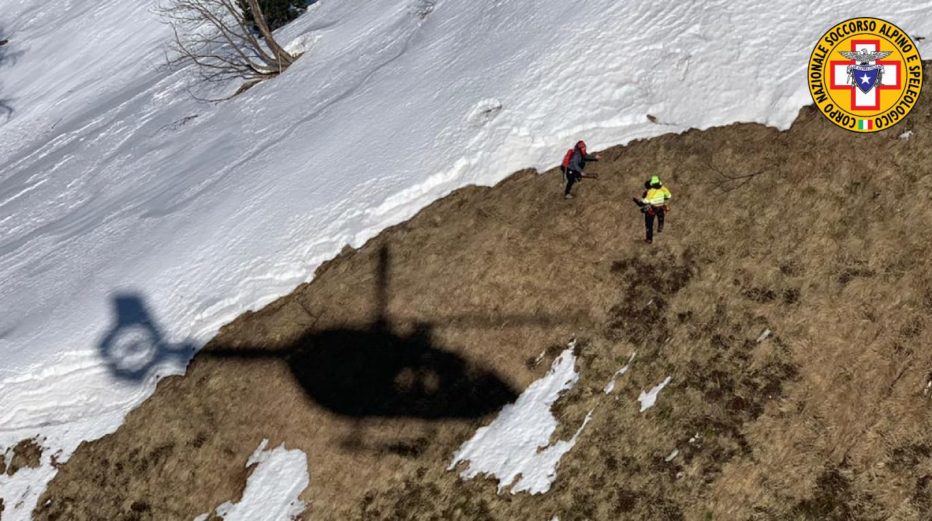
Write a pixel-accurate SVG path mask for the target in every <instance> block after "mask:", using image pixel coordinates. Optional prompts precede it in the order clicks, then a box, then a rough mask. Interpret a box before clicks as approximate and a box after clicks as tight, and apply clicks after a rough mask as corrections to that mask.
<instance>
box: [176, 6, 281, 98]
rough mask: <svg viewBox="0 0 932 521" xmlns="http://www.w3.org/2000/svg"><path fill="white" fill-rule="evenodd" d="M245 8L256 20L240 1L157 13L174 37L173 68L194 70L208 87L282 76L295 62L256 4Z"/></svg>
mask: <svg viewBox="0 0 932 521" xmlns="http://www.w3.org/2000/svg"><path fill="white" fill-rule="evenodd" d="M246 3H247V4H248V5H249V7H250V9H251V11H252V17H253V19H254V20H247V19H246V16H245V15H244V13H243V10H242V9H240V8H239V6H238V5H237V1H236V0H167V3H166V4H163V5H162V6H161V7H160V8H159V9H158V11H159V13H160V14H161V15H162V16H163V17H164V19H165V20H166V22H167V23H168V24H169V25H170V26H171V28H172V32H173V33H174V45H173V50H174V52H175V55H174V56H170V57H169V59H168V61H169V64H170V65H182V66H183V65H190V64H194V65H196V66H197V68H198V70H199V72H200V74H201V76H202V77H203V78H204V79H205V80H207V81H211V82H216V81H224V80H228V79H233V78H240V79H242V80H244V81H246V84H247V86H248V85H251V84H253V83H255V82H257V81H261V80H264V79H268V78H272V77H274V76H277V75H279V74H281V73H282V72H284V71H285V69H287V68H288V66H289V65H291V64H292V63H293V62H294V60H295V59H296V58H297V57H296V56H294V55H292V54H290V53H289V52H287V51H286V50H285V49H284V48H283V47H282V46H281V45H279V43H278V42H277V41H276V40H275V37H274V36H273V35H272V31H271V30H270V29H269V26H268V24H267V23H266V20H265V16H264V15H263V13H262V8H261V7H260V6H259V2H258V0H246ZM254 27H255V29H254ZM256 29H257V30H258V31H256ZM257 32H258V34H257Z"/></svg>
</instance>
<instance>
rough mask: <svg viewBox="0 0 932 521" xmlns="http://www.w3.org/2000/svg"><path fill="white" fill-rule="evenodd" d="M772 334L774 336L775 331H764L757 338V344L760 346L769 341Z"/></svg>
mask: <svg viewBox="0 0 932 521" xmlns="http://www.w3.org/2000/svg"><path fill="white" fill-rule="evenodd" d="M772 334H773V331H771V330H770V329H765V330H763V331H762V332H761V334H760V335H759V336H758V337H757V343H758V344H759V343H761V342H763V341H764V340H767V339H768V338H769V337H770V335H772Z"/></svg>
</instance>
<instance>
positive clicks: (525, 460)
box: [448, 343, 592, 494]
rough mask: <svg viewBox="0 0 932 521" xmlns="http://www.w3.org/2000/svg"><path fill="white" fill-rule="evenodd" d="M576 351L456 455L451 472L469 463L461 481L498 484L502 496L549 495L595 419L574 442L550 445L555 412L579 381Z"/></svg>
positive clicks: (566, 354)
mask: <svg viewBox="0 0 932 521" xmlns="http://www.w3.org/2000/svg"><path fill="white" fill-rule="evenodd" d="M573 347H574V344H573V343H571V344H570V346H569V348H568V349H567V350H566V351H564V352H563V353H562V354H561V355H560V356H559V357H558V358H557V359H556V360H554V362H553V365H552V366H551V367H550V371H548V372H547V374H546V375H545V376H544V377H543V378H541V379H539V380H537V381H536V382H534V383H532V384H531V385H530V386H529V387H528V388H527V389H526V390H525V391H524V392H523V393H521V396H519V397H518V400H517V401H516V402H515V403H514V404H511V405H506V406H505V407H504V408H503V409H502V412H501V413H499V415H498V417H497V418H496V419H495V421H493V422H492V423H491V424H489V425H487V426H485V427H482V428H480V429H479V430H477V431H476V434H475V435H474V436H473V437H472V439H470V440H469V441H467V442H466V443H464V444H463V445H462V446H461V447H460V449H459V450H458V451H457V452H456V454H454V455H453V462H452V463H450V466H449V467H448V468H449V470H453V469H454V468H455V467H456V466H457V465H458V464H459V463H461V462H467V466H466V469H465V470H463V471H462V472H461V473H460V477H461V478H463V479H472V478H474V477H476V476H477V475H479V474H488V475H490V476H492V477H494V478H496V479H498V482H499V485H498V492H499V493H501V492H502V490H504V489H510V491H511V493H512V494H516V493H518V492H529V493H531V494H542V493H544V492H547V491H548V490H550V486H551V484H553V480H554V479H556V476H557V465H558V464H559V463H560V459H561V458H562V457H563V455H564V454H566V453H567V452H569V450H570V449H572V448H573V446H574V445H575V444H576V440H577V438H578V437H579V434H580V433H581V432H582V430H583V429H584V428H585V427H586V424H587V423H589V420H590V419H591V417H592V411H590V412H589V414H587V415H586V419H585V420H584V421H583V423H582V425H581V426H580V427H579V429H577V430H576V433H575V434H574V435H573V437H572V438H571V439H569V440H560V441H557V442H556V443H554V444H553V445H550V437H551V436H552V435H553V432H554V431H555V430H556V429H557V419H556V418H554V417H553V414H552V413H551V412H550V409H551V407H552V406H553V404H554V402H556V401H557V399H558V398H559V397H560V396H561V395H562V394H563V393H564V392H565V391H567V390H569V389H571V388H572V387H573V386H574V385H575V384H576V382H577V381H578V380H579V374H578V373H577V372H576V357H575V356H574V355H573Z"/></svg>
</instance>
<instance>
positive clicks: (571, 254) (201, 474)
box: [35, 96, 932, 521]
mask: <svg viewBox="0 0 932 521" xmlns="http://www.w3.org/2000/svg"><path fill="white" fill-rule="evenodd" d="M907 130H911V131H912V134H911V136H910V137H909V138H908V139H905V138H900V137H899V136H900V134H902V133H903V132H905V131H907ZM929 150H932V98H930V97H929V96H924V97H923V98H922V99H921V100H920V104H919V106H918V107H916V109H915V110H914V111H913V113H912V115H910V116H909V117H908V118H907V119H906V120H905V122H903V123H901V124H900V125H897V126H896V127H894V128H893V129H891V130H888V131H885V132H880V133H877V134H871V135H861V134H854V133H849V132H845V131H842V130H840V129H838V128H836V127H834V126H833V125H831V124H830V123H828V122H827V121H825V120H824V119H823V118H822V117H821V116H820V115H819V114H817V113H816V112H815V111H814V109H813V108H812V107H807V108H804V109H803V110H801V112H800V114H799V117H798V119H797V121H796V122H795V124H794V125H793V127H792V128H791V129H790V130H788V131H786V132H778V131H776V130H774V129H771V128H766V127H763V126H760V125H752V124H736V125H730V126H727V127H721V128H713V129H709V130H705V131H696V130H693V131H689V132H686V133H683V134H678V135H665V136H660V137H657V138H654V139H649V140H643V141H636V142H633V143H631V144H629V145H627V146H624V147H614V148H611V149H609V150H606V151H605V152H604V153H603V156H604V157H605V160H604V161H602V162H600V163H596V164H594V165H593V170H596V171H598V172H599V173H600V174H601V176H600V178H599V180H597V181H588V180H586V181H584V182H583V183H582V184H581V185H579V186H578V196H577V198H576V199H574V200H572V201H566V200H564V199H563V198H562V197H561V193H562V192H561V179H560V175H559V173H558V172H556V171H549V172H546V173H544V174H543V175H536V174H535V173H533V172H529V171H523V172H518V173H516V174H514V175H513V176H511V177H509V178H508V179H507V180H505V181H503V182H502V183H500V184H499V185H498V186H496V187H494V188H478V187H469V188H464V189H462V190H459V191H457V192H455V193H454V194H452V195H450V196H449V197H446V198H444V199H442V200H440V201H437V202H435V203H434V204H432V205H430V206H429V207H428V208H426V209H424V210H423V211H421V212H420V213H419V214H418V215H417V216H416V217H414V218H413V219H411V220H410V221H408V222H406V223H404V224H401V225H398V226H395V227H393V228H391V229H388V230H386V231H385V232H383V233H382V234H380V235H379V236H378V237H377V238H375V239H373V240H372V241H370V242H369V243H367V244H366V245H365V246H363V247H362V248H360V249H358V250H352V249H347V250H345V251H344V252H343V253H342V254H341V255H340V256H338V257H337V258H335V259H334V260H332V261H330V262H328V263H326V264H325V265H324V266H322V267H321V268H319V269H318V271H317V273H316V276H315V278H314V281H313V282H311V283H309V284H304V285H302V286H300V287H298V288H297V289H296V290H295V291H294V292H293V293H292V294H290V295H288V296H286V297H283V298H281V299H279V300H277V301H276V302H274V303H272V304H270V305H269V306H267V307H265V308H264V309H262V310H259V311H257V312H251V313H246V314H244V315H243V316H241V317H240V318H238V319H237V320H235V321H234V322H233V323H231V324H229V325H227V326H226V327H224V328H223V330H222V331H221V332H220V334H219V335H218V336H217V337H216V338H215V339H214V340H212V341H211V342H210V343H209V345H208V346H207V347H206V348H205V349H204V350H203V351H202V352H201V353H199V354H198V356H197V357H196V358H195V359H194V361H193V362H192V363H191V365H190V366H189V368H188V371H187V374H186V375H185V376H183V377H172V378H167V379H165V380H163V381H162V382H161V383H160V384H159V386H158V390H157V391H156V393H155V394H154V395H153V396H152V397H151V398H150V399H149V400H148V401H147V402H146V403H144V404H143V405H142V406H140V407H139V408H138V409H137V410H135V411H133V412H132V413H131V414H129V416H128V417H127V419H126V422H125V424H124V425H123V426H122V427H121V428H120V429H119V430H117V431H116V432H115V433H113V434H112V435H109V436H107V437H104V438H102V439H100V440H97V441H94V442H90V443H85V444H83V445H82V446H81V447H80V448H79V449H78V450H77V452H76V453H75V454H74V456H73V457H72V458H71V459H70V460H69V461H68V462H67V463H66V464H64V465H63V467H62V468H61V470H60V471H59V473H58V475H57V476H56V478H55V479H54V481H53V482H52V483H51V485H50V486H49V488H48V490H47V492H46V493H45V494H44V496H43V497H42V498H41V499H40V501H39V505H40V506H39V507H38V508H37V509H36V511H35V518H36V519H39V520H56V519H57V520H65V519H67V520H95V519H110V520H116V519H120V520H160V521H161V520H175V519H177V520H186V521H189V520H190V519H192V518H193V517H194V516H196V515H198V514H201V513H204V512H210V511H212V510H213V509H214V508H215V507H216V506H217V505H219V504H220V503H222V502H224V501H227V500H230V499H235V498H236V497H239V494H241V492H242V487H243V485H244V483H245V479H246V476H247V472H248V471H247V469H246V468H245V462H246V459H247V458H248V456H249V455H250V454H251V453H252V451H253V450H255V448H256V447H257V446H258V444H259V442H260V441H261V440H262V439H263V438H269V439H270V442H271V444H272V446H275V445H277V444H278V443H280V442H285V443H286V445H287V446H288V447H289V448H298V449H301V450H303V451H304V452H305V453H306V454H307V455H308V459H309V467H310V474H311V484H310V487H309V488H308V489H307V491H306V492H305V493H304V496H303V498H302V499H304V500H305V501H307V502H308V504H309V505H310V506H309V508H308V510H307V512H306V513H305V514H304V517H305V519H307V520H318V519H320V520H329V519H339V520H345V519H372V520H376V519H418V520H420V519H423V520H428V519H464V520H465V519H469V520H473V519H477V520H512V519H551V518H552V517H553V516H555V515H558V516H559V517H560V519H561V520H562V521H573V520H583V519H605V520H614V519H631V520H645V521H646V520H650V521H679V520H703V521H711V520H728V521H733V520H738V521H752V520H753V521H757V520H842V519H845V520H847V519H857V520H874V519H876V520H881V519H884V520H887V519H889V520H898V521H901V520H902V521H928V520H929V519H930V515H932V499H930V497H932V496H930V494H932V448H930V447H932V435H930V432H932V399H930V396H929V392H928V390H927V388H926V387H927V385H928V383H929V381H930V378H932V377H930V371H932V350H930V349H929V346H930V345H932V323H930V321H932V318H930V316H932V258H930V256H929V255H928V248H929V245H930V244H932V204H930V203H932V161H930V157H929V152H928V151H929ZM555 159H556V158H555ZM650 175H659V176H660V177H661V178H662V179H664V181H665V182H666V183H667V185H668V186H669V187H670V189H671V190H672V192H673V194H674V199H673V206H672V211H671V212H670V213H669V214H668V216H667V225H666V227H665V230H664V232H663V233H662V234H660V235H659V236H658V237H655V240H654V244H653V245H645V244H644V243H643V233H644V232H643V220H642V217H641V214H640V213H639V212H638V211H637V209H636V208H635V207H634V205H632V204H631V202H630V199H631V196H633V195H637V194H639V192H640V190H641V186H642V184H643V181H644V179H645V178H646V177H647V176H650ZM767 331H769V333H767ZM571 338H578V339H579V340H580V342H579V343H578V354H579V358H578V364H577V369H578V370H579V371H580V381H579V383H578V384H577V386H576V387H575V388H573V389H572V390H571V391H570V392H568V393H566V395H565V396H564V397H563V398H562V399H561V400H560V401H559V402H558V403H557V404H556V406H555V407H554V413H555V414H556V415H557V417H558V418H559V419H560V420H561V428H560V429H559V430H558V432H557V433H556V434H555V438H561V439H565V438H567V437H569V436H571V435H572V433H573V432H574V429H575V428H576V426H578V425H580V423H581V422H582V419H583V418H584V417H585V416H586V414H587V413H589V412H590V411H592V421H591V422H590V423H589V424H588V426H587V427H586V429H585V430H584V431H583V433H582V435H581V436H580V438H579V440H578V443H577V445H576V447H575V448H574V449H573V450H572V451H570V452H569V453H568V454H567V455H566V456H565V457H564V458H563V460H562V461H561V463H560V466H559V469H558V475H557V478H556V481H555V482H554V484H553V487H552V488H551V490H550V491H549V492H548V493H547V494H543V495H539V496H529V495H527V494H517V495H511V494H508V493H504V494H502V495H499V494H497V493H496V486H497V483H496V482H494V481H493V480H489V479H484V478H480V479H476V480H472V481H468V482H462V481H460V479H459V478H458V476H457V474H456V473H455V472H453V471H448V470H446V468H447V465H448V464H449V462H450V459H451V456H452V454H453V452H454V451H455V450H456V449H457V448H458V446H459V445H460V444H461V443H462V442H463V441H465V440H466V439H468V438H469V437H470V436H471V435H472V434H473V432H474V431H475V429H476V428H477V427H479V426H481V425H484V424H486V423H488V422H489V421H490V420H491V418H493V417H494V415H495V413H496V412H497V411H498V410H499V409H500V408H501V406H502V405H503V404H505V403H507V402H510V401H513V400H514V399H515V397H516V396H517V394H518V393H519V392H520V390H522V389H524V388H525V387H526V386H527V385H528V384H529V383H530V382H532V381H533V380H535V379H536V378H539V377H540V376H541V375H542V374H544V372H545V371H546V370H547V367H548V366H549V365H550V362H551V361H552V360H553V358H554V357H555V356H556V355H557V354H558V353H559V352H560V350H561V349H562V348H563V346H565V345H566V343H567V341H569V340H570V339H571ZM542 352H543V355H542V356H541V353H542ZM634 352H636V353H637V354H636V357H635V359H634V361H633V363H632V366H631V370H630V371H629V372H628V373H627V374H626V375H624V376H623V377H620V378H619V379H618V380H617V383H616V388H615V390H614V392H613V393H612V394H611V395H606V394H605V393H604V392H603V388H604V386H605V384H606V383H607V382H608V381H609V379H610V378H611V377H612V375H613V374H614V373H615V371H617V370H618V369H619V368H620V367H621V366H623V365H624V364H625V363H627V360H628V359H629V357H630V355H631V354H632V353H634ZM667 376H670V377H671V378H672V381H671V383H670V385H669V386H668V387H667V388H666V389H664V391H663V392H662V393H661V395H660V399H659V400H658V402H657V404H656V406H655V407H653V408H651V409H649V410H647V411H645V412H644V413H641V412H639V409H638V403H637V401H636V399H637V396H638V394H639V393H640V392H641V391H642V390H646V389H650V388H651V387H653V386H655V385H657V384H658V383H659V382H661V381H663V380H664V379H665V378H666V377H667Z"/></svg>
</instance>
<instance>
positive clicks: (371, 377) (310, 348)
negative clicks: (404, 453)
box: [199, 246, 517, 420]
mask: <svg viewBox="0 0 932 521" xmlns="http://www.w3.org/2000/svg"><path fill="white" fill-rule="evenodd" d="M378 259H379V260H378V266H377V267H376V288H375V290H376V293H375V296H374V302H375V305H376V314H375V317H374V318H373V320H372V321H371V322H370V323H368V324H361V325H360V326H359V327H342V328H333V329H325V330H320V331H314V332H312V333H309V334H306V335H304V336H303V337H301V338H300V339H299V340H297V341H296V342H293V343H292V344H290V345H289V346H287V347H285V348H283V349H275V350H269V349H264V348H249V347H247V348H239V347H238V348H231V349H224V348H210V349H207V350H205V351H203V352H202V353H201V354H200V355H199V356H204V357H209V358H220V359H223V358H230V359H247V360H248V359H269V358H275V359H280V360H282V361H284V362H285V363H287V364H288V367H289V368H290V369H291V372H292V374H293V375H294V378H295V380H296V382H297V383H298V384H299V385H300V386H301V388H302V389H303V390H304V392H305V393H306V394H307V396H308V397H309V398H310V399H311V400H313V401H314V402H315V403H317V404H318V405H320V406H321V407H323V408H325V409H327V410H328V411H330V412H332V413H334V414H337V415H341V416H345V417H350V418H356V419H361V418H373V417H374V418H419V419H427V420H439V419H445V418H477V417H481V416H484V415H486V414H489V413H492V412H496V411H498V410H500V409H501V408H502V406H504V405H505V404H508V403H511V402H513V401H514V400H515V399H517V393H516V392H515V390H514V389H513V388H512V387H511V386H510V385H509V384H508V383H507V382H506V381H505V380H504V379H502V377H500V376H499V375H498V374H497V373H496V372H495V371H494V370H492V369H490V368H485V367H481V366H480V365H479V364H477V363H475V362H471V361H469V360H467V359H466V358H464V357H463V356H461V355H459V354H457V353H454V352H452V351H450V350H449V349H447V348H445V347H444V346H442V345H440V344H439V343H438V341H437V339H436V338H435V335H434V326H433V325H432V324H431V323H428V322H416V323H415V325H414V327H413V328H410V331H407V332H400V331H398V330H396V329H395V328H394V327H393V325H392V323H391V321H390V320H389V318H388V316H387V314H386V311H385V310H386V309H387V306H388V300H389V290H388V287H389V266H390V263H391V255H390V252H389V249H388V247H387V246H383V247H382V249H381V250H380V251H379V257H378Z"/></svg>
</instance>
